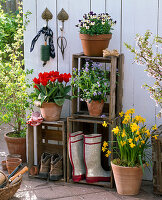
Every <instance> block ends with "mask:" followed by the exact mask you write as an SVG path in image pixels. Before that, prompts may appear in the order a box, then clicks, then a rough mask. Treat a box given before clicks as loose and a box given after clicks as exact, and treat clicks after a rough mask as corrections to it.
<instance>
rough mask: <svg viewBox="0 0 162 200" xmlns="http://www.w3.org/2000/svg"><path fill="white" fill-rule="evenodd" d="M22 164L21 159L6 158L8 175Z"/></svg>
mask: <svg viewBox="0 0 162 200" xmlns="http://www.w3.org/2000/svg"><path fill="white" fill-rule="evenodd" d="M21 163H22V159H20V158H8V159H7V160H6V166H7V170H8V173H9V174H11V173H12V172H13V171H14V169H15V168H16V167H17V166H19V165H20V164H21Z"/></svg>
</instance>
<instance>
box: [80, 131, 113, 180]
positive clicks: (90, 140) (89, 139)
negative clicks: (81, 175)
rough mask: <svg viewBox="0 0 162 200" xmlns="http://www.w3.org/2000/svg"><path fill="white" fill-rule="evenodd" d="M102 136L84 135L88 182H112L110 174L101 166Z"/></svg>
mask: <svg viewBox="0 0 162 200" xmlns="http://www.w3.org/2000/svg"><path fill="white" fill-rule="evenodd" d="M101 140H102V135H101V134H89V135H84V162H85V166H86V182H88V183H93V182H98V181H110V172H108V171H105V170H104V169H103V168H102V166H101Z"/></svg>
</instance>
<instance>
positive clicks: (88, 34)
mask: <svg viewBox="0 0 162 200" xmlns="http://www.w3.org/2000/svg"><path fill="white" fill-rule="evenodd" d="M79 34H80V35H88V36H91V37H93V36H99V35H112V33H108V34H95V35H90V34H84V33H79Z"/></svg>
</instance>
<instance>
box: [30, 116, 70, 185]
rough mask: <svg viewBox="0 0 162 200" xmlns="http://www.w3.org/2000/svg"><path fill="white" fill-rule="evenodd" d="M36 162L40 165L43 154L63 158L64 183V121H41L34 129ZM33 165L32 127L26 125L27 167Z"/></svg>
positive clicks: (65, 153)
mask: <svg viewBox="0 0 162 200" xmlns="http://www.w3.org/2000/svg"><path fill="white" fill-rule="evenodd" d="M36 134H37V142H36V143H37V160H38V164H39V163H40V159H41V155H42V153H43V152H48V153H51V154H54V153H59V154H61V155H62V156H63V172H64V181H66V163H67V161H66V160H67V158H66V155H67V152H66V141H67V140H66V120H65V119H61V120H60V121H54V122H47V121H43V122H42V124H41V125H39V126H37V127H36ZM33 165H34V127H33V126H30V125H28V166H29V170H30V168H31V167H32V166H33Z"/></svg>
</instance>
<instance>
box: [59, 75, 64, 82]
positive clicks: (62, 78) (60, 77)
mask: <svg viewBox="0 0 162 200" xmlns="http://www.w3.org/2000/svg"><path fill="white" fill-rule="evenodd" d="M57 79H58V82H60V83H62V82H63V80H64V77H63V74H60V75H59V76H58V78H57Z"/></svg>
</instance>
